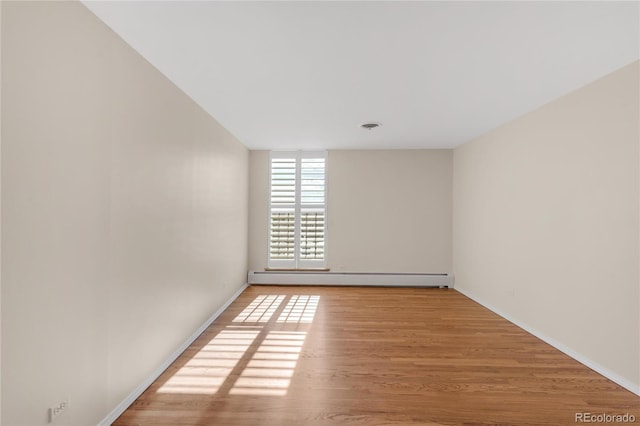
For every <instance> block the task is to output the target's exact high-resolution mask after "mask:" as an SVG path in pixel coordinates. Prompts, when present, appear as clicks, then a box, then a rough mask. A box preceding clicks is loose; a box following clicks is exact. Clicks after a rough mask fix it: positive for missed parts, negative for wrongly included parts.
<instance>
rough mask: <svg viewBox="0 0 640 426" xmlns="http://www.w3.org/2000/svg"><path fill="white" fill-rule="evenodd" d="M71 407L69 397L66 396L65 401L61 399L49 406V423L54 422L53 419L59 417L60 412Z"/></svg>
mask: <svg viewBox="0 0 640 426" xmlns="http://www.w3.org/2000/svg"><path fill="white" fill-rule="evenodd" d="M68 407H69V397H66V398H65V399H64V400H63V401H61V402H60V403H59V404H58V405H56V406H54V407H51V408H49V423H51V422H53V420H54V419H55V418H56V417H58V416H59V415H60V414H62V413H63V412H64V410H66V409H67V408H68Z"/></svg>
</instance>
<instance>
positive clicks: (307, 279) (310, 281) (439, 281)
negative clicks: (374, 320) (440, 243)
mask: <svg viewBox="0 0 640 426" xmlns="http://www.w3.org/2000/svg"><path fill="white" fill-rule="evenodd" d="M247 282H248V283H249V284H271V285H335V286H378V287H439V288H445V287H446V288H448V287H453V274H446V273H438V274H422V273H361V272H313V271H249V276H248V281H247Z"/></svg>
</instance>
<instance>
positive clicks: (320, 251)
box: [269, 151, 326, 268]
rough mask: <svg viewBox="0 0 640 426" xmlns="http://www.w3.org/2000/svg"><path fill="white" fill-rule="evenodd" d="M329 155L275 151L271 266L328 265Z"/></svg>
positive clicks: (272, 189)
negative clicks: (327, 172) (327, 184)
mask: <svg viewBox="0 0 640 426" xmlns="http://www.w3.org/2000/svg"><path fill="white" fill-rule="evenodd" d="M325 164H326V153H324V152H320V153H310V152H302V151H298V152H272V153H271V201H270V227H269V267H272V268H318V267H324V266H325V240H326V203H325V201H326V200H325V198H326V185H325Z"/></svg>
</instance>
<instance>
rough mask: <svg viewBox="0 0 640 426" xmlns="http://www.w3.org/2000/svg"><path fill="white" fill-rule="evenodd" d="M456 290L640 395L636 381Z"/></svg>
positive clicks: (472, 296)
mask: <svg viewBox="0 0 640 426" xmlns="http://www.w3.org/2000/svg"><path fill="white" fill-rule="evenodd" d="M456 290H457V291H459V292H460V293H462V294H464V295H465V296H467V297H468V298H469V299H471V300H473V301H475V302H477V303H479V304H481V305H482V306H484V307H485V308H487V309H489V310H490V311H492V312H493V313H495V314H498V315H500V316H501V317H502V318H504V319H506V320H507V321H509V322H511V323H513V324H515V325H517V326H518V327H520V328H521V329H523V330H525V331H526V332H528V333H530V334H533V335H534V336H536V337H537V338H538V339H540V340H542V341H544V342H546V343H548V344H549V345H551V346H553V347H554V348H556V349H558V350H559V351H560V352H563V353H565V354H566V355H569V356H570V357H571V358H573V359H575V360H576V361H578V362H579V363H581V364H583V365H585V366H587V367H589V368H590V369H592V370H593V371H595V372H596V373H598V374H601V375H603V376H604V377H606V378H607V379H609V380H611V381H613V382H615V383H617V384H619V385H620V386H622V387H623V388H625V389H627V390H629V391H631V392H633V393H634V394H636V395H638V396H640V385H638V384H636V383H633V382H631V381H630V380H627V379H626V378H624V377H621V376H620V375H619V374H616V373H614V372H612V371H611V370H609V369H608V368H606V367H603V366H602V365H600V364H598V363H597V362H594V361H592V360H591V359H589V358H588V357H586V356H584V355H582V354H580V353H578V352H576V351H574V350H573V349H571V348H569V347H567V346H565V345H564V344H562V343H560V342H558V341H557V340H555V339H552V338H551V337H549V336H547V335H545V334H544V333H542V332H540V331H539V330H537V329H535V328H533V327H531V326H529V325H528V324H525V323H523V322H522V321H520V320H518V319H516V318H513V317H512V316H511V315H509V314H505V313H504V312H502V311H501V310H499V309H496V308H495V307H494V306H492V305H490V304H488V303H485V302H484V301H483V300H481V299H479V298H477V297H476V296H475V295H473V294H471V293H470V292H468V291H466V290H462V289H460V288H456Z"/></svg>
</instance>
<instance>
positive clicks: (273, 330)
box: [115, 286, 640, 426]
mask: <svg viewBox="0 0 640 426" xmlns="http://www.w3.org/2000/svg"><path fill="white" fill-rule="evenodd" d="M583 412H588V413H591V414H592V415H595V414H603V413H606V414H625V413H629V414H631V415H634V416H635V418H636V422H637V423H639V424H640V397H638V396H636V395H634V394H633V393H631V392H629V391H627V390H625V389H624V388H621V387H620V386H618V385H616V384H615V383H613V382H611V381H610V380H608V379H606V378H604V377H603V376H601V375H599V374H597V373H595V372H594V371H592V370H590V369H589V368H587V367H585V366H583V365H582V364H580V363H579V362H577V361H575V360H573V359H571V358H569V357H568V356H566V355H564V354H563V353H561V352H559V351H558V350H556V349H554V348H553V347H551V346H549V345H547V344H546V343H544V342H542V341H540V340H539V339H537V338H536V337H533V336H532V335H530V334H528V333H526V332H525V331H523V330H521V329H520V328H518V327H516V326H515V325H513V324H511V323H509V322H508V321H506V320H504V319H502V318H501V317H499V316H497V315H496V314H494V313H492V312H491V311H489V310H487V309H485V308H484V307H482V306H480V305H478V304H476V303H475V302H473V301H472V300H470V299H468V298H467V297H465V296H463V295H462V294H460V293H458V292H457V291H455V290H453V289H449V290H447V289H411V288H361V287H272V286H252V287H249V288H248V289H247V290H246V291H245V292H244V293H243V294H242V295H241V296H240V297H239V298H238V299H237V300H236V301H235V302H234V303H233V304H232V305H231V306H230V307H229V308H228V309H227V310H226V311H225V312H224V313H223V314H222V315H221V316H220V317H219V318H218V319H217V320H216V321H215V322H214V323H213V324H212V325H211V326H210V327H209V328H208V329H207V330H206V331H205V332H204V333H203V334H202V335H201V336H200V337H199V338H198V339H197V340H196V341H195V342H194V344H193V345H192V346H191V347H190V348H189V349H188V350H187V351H185V353H184V354H183V355H182V356H180V358H179V359H178V360H177V361H176V362H175V363H174V364H173V365H172V366H171V367H170V368H169V369H168V370H167V371H166V372H165V373H164V374H163V375H162V376H161V377H160V378H159V379H158V380H157V381H156V382H155V383H154V384H153V385H152V386H151V387H149V389H147V390H146V391H145V393H144V394H143V395H142V396H140V398H138V400H136V401H135V402H134V403H133V404H132V405H131V407H130V408H129V409H128V410H127V411H126V412H125V413H124V414H123V415H122V416H121V417H120V418H119V419H118V420H117V421H116V422H115V425H120V426H124V425H154V426H160V425H172V426H177V425H223V426H240V425H242V426H244V425H274V426H288V425H294V426H298V425H300V426H307V425H310V426H312V425H347V426H349V425H459V424H469V425H472V424H473V425H481V424H492V425H493V424H503V425H554V426H556V425H574V424H576V423H575V413H583ZM609 424H611V423H609Z"/></svg>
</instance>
